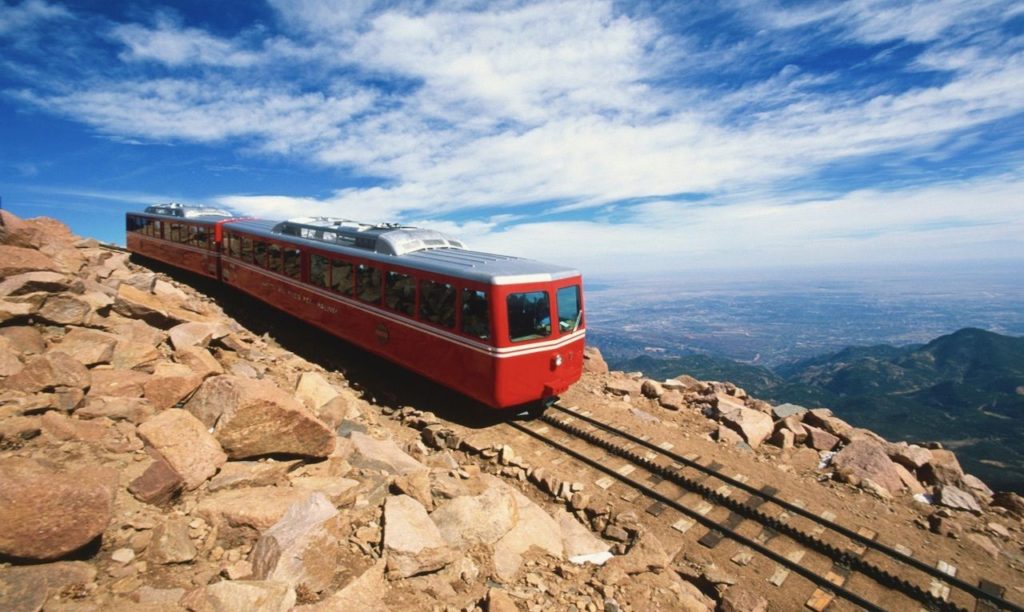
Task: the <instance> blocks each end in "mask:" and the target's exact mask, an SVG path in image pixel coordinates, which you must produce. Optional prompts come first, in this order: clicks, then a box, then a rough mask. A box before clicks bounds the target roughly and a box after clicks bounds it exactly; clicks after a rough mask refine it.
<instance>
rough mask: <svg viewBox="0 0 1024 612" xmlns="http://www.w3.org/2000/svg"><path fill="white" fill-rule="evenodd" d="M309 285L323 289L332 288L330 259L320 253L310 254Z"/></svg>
mask: <svg viewBox="0 0 1024 612" xmlns="http://www.w3.org/2000/svg"><path fill="white" fill-rule="evenodd" d="M321 262H322V263H321ZM309 284H310V285H313V286H314V287H320V288H321V289H330V288H331V258H330V257H327V256H326V255H321V254H319V253H310V254H309Z"/></svg>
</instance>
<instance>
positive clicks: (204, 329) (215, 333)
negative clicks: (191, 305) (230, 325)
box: [167, 321, 228, 349]
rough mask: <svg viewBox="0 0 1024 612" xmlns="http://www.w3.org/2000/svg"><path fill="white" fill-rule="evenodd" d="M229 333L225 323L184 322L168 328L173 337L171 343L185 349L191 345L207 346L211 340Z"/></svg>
mask: <svg viewBox="0 0 1024 612" xmlns="http://www.w3.org/2000/svg"><path fill="white" fill-rule="evenodd" d="M227 333H228V330H227V328H226V327H225V326H224V325H218V324H216V323H206V322H199V321H190V322H188V323H182V324H180V325H175V326H174V327H172V328H171V329H169V330H167V335H168V336H170V339H171V345H172V346H174V348H175V349H183V348H186V347H190V346H200V347H205V346H206V345H207V344H209V343H210V340H215V339H217V338H222V337H224V336H226V335H227Z"/></svg>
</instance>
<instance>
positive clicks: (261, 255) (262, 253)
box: [252, 238, 267, 269]
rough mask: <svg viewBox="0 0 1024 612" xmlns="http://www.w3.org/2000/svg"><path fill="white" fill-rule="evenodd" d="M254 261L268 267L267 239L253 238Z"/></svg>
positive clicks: (262, 266) (260, 265)
mask: <svg viewBox="0 0 1024 612" xmlns="http://www.w3.org/2000/svg"><path fill="white" fill-rule="evenodd" d="M252 263H253V264H255V265H257V266H259V267H261V268H264V269H265V268H266V267H267V241H266V240H257V239H256V238H253V239H252Z"/></svg>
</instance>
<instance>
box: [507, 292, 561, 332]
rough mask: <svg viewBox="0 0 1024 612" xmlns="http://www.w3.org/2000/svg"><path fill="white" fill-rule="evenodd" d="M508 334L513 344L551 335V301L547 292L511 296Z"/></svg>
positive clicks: (509, 298)
mask: <svg viewBox="0 0 1024 612" xmlns="http://www.w3.org/2000/svg"><path fill="white" fill-rule="evenodd" d="M508 334H509V339H510V340H511V341H512V342H523V341H524V340H536V339H537V338H545V337H547V336H550V335H551V299H550V298H549V297H548V292H547V291H527V292H523V293H510V294H509V296H508Z"/></svg>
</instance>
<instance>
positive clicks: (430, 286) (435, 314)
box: [417, 278, 459, 329]
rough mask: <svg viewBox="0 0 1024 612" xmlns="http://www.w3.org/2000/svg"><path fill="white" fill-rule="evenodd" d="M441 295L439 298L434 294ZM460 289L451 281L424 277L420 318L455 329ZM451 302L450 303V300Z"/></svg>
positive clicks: (420, 297)
mask: <svg viewBox="0 0 1024 612" xmlns="http://www.w3.org/2000/svg"><path fill="white" fill-rule="evenodd" d="M438 295H439V296H440V298H439V299H438V298H437V297H434V296H438ZM458 295H459V293H458V291H456V289H455V286H454V285H452V284H451V283H446V282H444V281H436V280H431V279H429V278H424V279H421V280H420V283H419V308H418V310H417V312H418V313H419V316H418V318H419V320H421V321H424V322H426V323H430V324H431V325H439V326H441V327H444V328H447V329H455V313H456V312H458V304H457V303H456V302H457V300H458ZM449 300H450V301H451V304H448V303H447V302H448V301H449Z"/></svg>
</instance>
